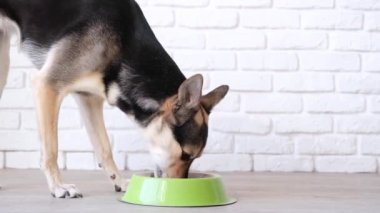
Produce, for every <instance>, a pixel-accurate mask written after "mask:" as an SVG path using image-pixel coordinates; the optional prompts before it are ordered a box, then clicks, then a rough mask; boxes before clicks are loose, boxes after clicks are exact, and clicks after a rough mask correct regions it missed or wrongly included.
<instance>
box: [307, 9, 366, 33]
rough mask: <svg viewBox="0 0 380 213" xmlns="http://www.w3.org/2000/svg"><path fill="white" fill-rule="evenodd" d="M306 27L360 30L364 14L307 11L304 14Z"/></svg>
mask: <svg viewBox="0 0 380 213" xmlns="http://www.w3.org/2000/svg"><path fill="white" fill-rule="evenodd" d="M302 26H303V27H304V28H305V29H325V30H359V29H361V28H362V26H363V14H362V13H361V12H353V11H307V12H305V13H303V14H302Z"/></svg>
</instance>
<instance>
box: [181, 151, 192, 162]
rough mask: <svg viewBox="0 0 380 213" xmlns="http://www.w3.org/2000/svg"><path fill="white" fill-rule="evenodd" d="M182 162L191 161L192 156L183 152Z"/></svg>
mask: <svg viewBox="0 0 380 213" xmlns="http://www.w3.org/2000/svg"><path fill="white" fill-rule="evenodd" d="M181 160H183V161H190V160H191V155H190V154H188V153H186V152H184V151H182V155H181Z"/></svg>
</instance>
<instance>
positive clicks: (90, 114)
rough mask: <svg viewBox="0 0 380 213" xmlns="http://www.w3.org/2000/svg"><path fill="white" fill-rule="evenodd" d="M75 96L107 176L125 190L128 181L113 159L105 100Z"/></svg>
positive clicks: (98, 158) (95, 97) (117, 186)
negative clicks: (107, 127)
mask: <svg viewBox="0 0 380 213" xmlns="http://www.w3.org/2000/svg"><path fill="white" fill-rule="evenodd" d="M74 97H75V99H76V101H77V103H78V105H79V107H80V110H81V114H82V116H83V120H84V122H85V126H86V129H87V133H88V135H89V137H90V140H91V143H92V145H93V146H94V149H95V153H96V158H97V160H98V161H99V164H100V165H101V166H102V167H103V168H104V171H105V172H106V174H107V176H108V177H109V178H110V180H111V181H112V183H113V184H114V185H115V190H116V191H125V190H126V186H127V181H126V180H125V179H124V178H123V177H122V176H121V175H120V173H119V171H118V169H117V167H116V164H115V162H114V160H113V157H112V149H111V146H110V142H109V138H108V135H107V131H106V128H105V125H104V118H103V102H104V100H103V99H102V98H100V97H97V96H93V95H87V94H75V95H74Z"/></svg>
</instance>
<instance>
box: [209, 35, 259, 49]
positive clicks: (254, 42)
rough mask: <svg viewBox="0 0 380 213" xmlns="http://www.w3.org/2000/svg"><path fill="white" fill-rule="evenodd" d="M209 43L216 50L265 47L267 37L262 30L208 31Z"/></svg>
mask: <svg viewBox="0 0 380 213" xmlns="http://www.w3.org/2000/svg"><path fill="white" fill-rule="evenodd" d="M207 45H208V47H209V48H211V49H216V50H229V49H237V50H241V49H264V48H265V47H266V38H265V35H264V33H263V32H260V31H252V30H240V31H236V30H233V31H220V32H219V31H215V32H210V33H208V36H207Z"/></svg>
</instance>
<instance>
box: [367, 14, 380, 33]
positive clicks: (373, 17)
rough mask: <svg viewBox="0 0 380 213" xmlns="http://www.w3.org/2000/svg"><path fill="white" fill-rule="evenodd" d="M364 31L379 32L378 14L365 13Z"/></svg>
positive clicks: (379, 19)
mask: <svg viewBox="0 0 380 213" xmlns="http://www.w3.org/2000/svg"><path fill="white" fill-rule="evenodd" d="M365 29H366V30H369V31H379V30H380V12H367V13H366V14H365Z"/></svg>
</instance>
